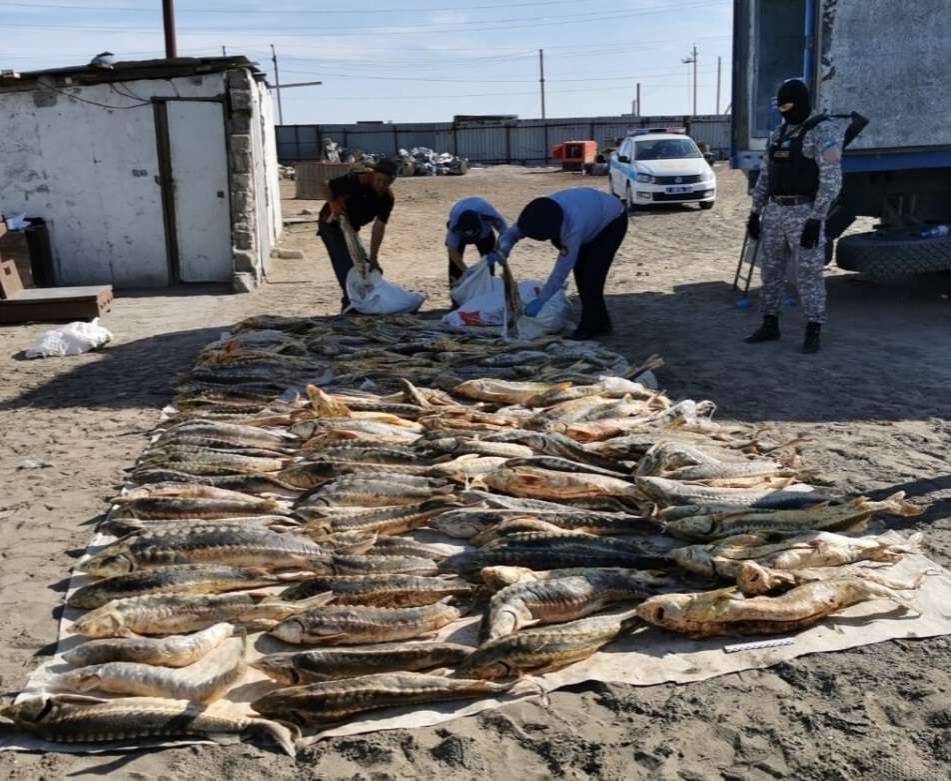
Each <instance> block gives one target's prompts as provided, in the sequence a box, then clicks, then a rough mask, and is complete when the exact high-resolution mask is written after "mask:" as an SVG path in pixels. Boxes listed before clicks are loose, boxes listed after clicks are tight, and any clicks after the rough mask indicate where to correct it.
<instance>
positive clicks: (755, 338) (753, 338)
mask: <svg viewBox="0 0 951 781" xmlns="http://www.w3.org/2000/svg"><path fill="white" fill-rule="evenodd" d="M777 339H779V318H778V317H776V315H766V317H764V318H763V324H762V325H761V326H760V327H759V328H757V329H756V330H755V331H753V333H751V334H750V335H749V336H747V337H746V339H744V340H743V341H745V342H746V343H747V344H756V343H757V342H775V341H776V340H777Z"/></svg>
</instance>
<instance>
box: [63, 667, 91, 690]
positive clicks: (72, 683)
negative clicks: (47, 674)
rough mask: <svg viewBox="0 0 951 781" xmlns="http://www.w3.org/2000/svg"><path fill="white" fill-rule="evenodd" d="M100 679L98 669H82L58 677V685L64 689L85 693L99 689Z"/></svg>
mask: <svg viewBox="0 0 951 781" xmlns="http://www.w3.org/2000/svg"><path fill="white" fill-rule="evenodd" d="M100 678H101V676H100V675H99V668H98V667H80V668H79V669H78V670H69V671H67V672H65V673H61V674H60V675H58V676H56V683H57V684H58V685H59V686H61V687H62V688H64V689H71V690H73V691H77V692H85V691H89V690H90V689H96V688H98V686H99V681H100Z"/></svg>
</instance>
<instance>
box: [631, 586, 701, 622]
mask: <svg viewBox="0 0 951 781" xmlns="http://www.w3.org/2000/svg"><path fill="white" fill-rule="evenodd" d="M689 604H690V595H688V594H664V595H662V596H657V597H651V598H650V599H647V600H645V601H644V602H642V603H641V604H640V605H639V606H638V608H637V615H638V617H639V618H641V619H642V620H644V621H647V622H648V623H650V624H653V625H654V626H660V627H664V628H665V629H673V628H676V627H677V626H679V625H680V624H681V622H682V621H683V620H684V619H685V618H686V613H687V608H688V606H689Z"/></svg>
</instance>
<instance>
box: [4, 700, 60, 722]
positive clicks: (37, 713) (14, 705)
mask: <svg viewBox="0 0 951 781" xmlns="http://www.w3.org/2000/svg"><path fill="white" fill-rule="evenodd" d="M52 706H53V701H52V698H51V697H49V696H48V695H44V694H39V695H34V696H31V697H24V698H22V699H20V701H19V702H11V703H10V704H9V705H7V706H6V707H4V708H0V716H3V718H5V719H9V720H10V721H14V722H19V723H21V724H22V723H28V722H32V723H34V724H36V723H38V722H40V721H42V720H43V719H44V718H45V716H46V715H47V714H48V713H49V712H50V711H51V710H52Z"/></svg>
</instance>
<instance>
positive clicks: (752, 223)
mask: <svg viewBox="0 0 951 781" xmlns="http://www.w3.org/2000/svg"><path fill="white" fill-rule="evenodd" d="M746 232H747V233H749V234H750V238H751V239H759V215H758V214H757V213H756V212H750V218H749V220H748V221H747V223H746Z"/></svg>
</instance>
